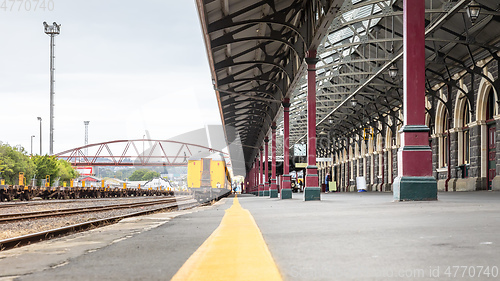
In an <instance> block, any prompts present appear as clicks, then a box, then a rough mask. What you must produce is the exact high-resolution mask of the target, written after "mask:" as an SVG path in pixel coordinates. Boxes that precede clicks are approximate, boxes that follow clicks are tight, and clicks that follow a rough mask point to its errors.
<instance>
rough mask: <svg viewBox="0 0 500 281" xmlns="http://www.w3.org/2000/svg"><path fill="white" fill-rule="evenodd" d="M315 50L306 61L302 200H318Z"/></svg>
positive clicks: (309, 53)
mask: <svg viewBox="0 0 500 281" xmlns="http://www.w3.org/2000/svg"><path fill="white" fill-rule="evenodd" d="M317 62H318V59H317V58H316V50H309V52H308V53H307V57H306V63H307V168H306V182H305V189H304V200H305V201H309V200H320V188H319V178H318V167H316V63H317Z"/></svg>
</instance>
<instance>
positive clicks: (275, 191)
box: [269, 122, 278, 198]
mask: <svg viewBox="0 0 500 281" xmlns="http://www.w3.org/2000/svg"><path fill="white" fill-rule="evenodd" d="M271 130H272V131H271V132H272V135H271V141H272V144H271V158H272V159H273V160H272V164H271V188H270V190H269V197H270V198H278V187H277V186H276V123H275V122H273V123H272V124H271Z"/></svg>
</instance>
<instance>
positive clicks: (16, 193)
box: [0, 185, 187, 202]
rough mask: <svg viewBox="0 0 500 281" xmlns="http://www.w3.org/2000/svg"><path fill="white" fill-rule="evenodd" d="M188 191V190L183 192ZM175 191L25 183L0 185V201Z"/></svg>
mask: <svg viewBox="0 0 500 281" xmlns="http://www.w3.org/2000/svg"><path fill="white" fill-rule="evenodd" d="M183 193H186V194H187V192H183ZM167 195H174V191H172V190H166V189H154V188H137V187H126V188H123V187H115V186H112V187H109V186H107V187H79V186H77V187H64V186H54V187H38V186H23V185H0V202H4V201H13V200H26V201H28V200H31V199H32V198H34V197H39V198H42V199H77V198H104V197H127V196H167Z"/></svg>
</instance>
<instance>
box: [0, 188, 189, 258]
mask: <svg viewBox="0 0 500 281" xmlns="http://www.w3.org/2000/svg"><path fill="white" fill-rule="evenodd" d="M159 201H161V202H159ZM141 203H142V204H143V205H140V204H141ZM153 204H157V205H158V204H161V205H162V206H161V207H158V208H155V209H150V210H147V211H139V212H134V213H129V214H124V215H119V216H113V217H108V218H104V219H98V220H93V221H88V222H84V223H79V224H74V225H69V226H65V227H61V228H56V229H51V230H47V231H41V232H37V233H32V234H27V235H23V236H19V237H14V238H9V239H5V240H0V251H3V250H8V249H12V248H15V247H19V246H24V245H28V244H31V243H34V242H39V241H42V240H47V239H50V238H53V237H57V236H61V235H65V234H68V233H74V232H78V231H84V230H89V229H92V228H95V227H100V226H104V225H108V224H112V223H116V222H118V221H120V220H122V219H124V218H128V217H134V216H141V215H147V214H151V213H154V212H158V211H163V210H167V209H175V208H177V209H180V208H182V209H187V208H193V207H196V206H198V205H199V204H198V202H197V201H196V200H193V199H192V198H191V197H190V196H184V197H180V198H168V199H165V200H155V202H151V201H149V202H140V203H127V204H114V206H111V205H108V206H102V207H107V208H112V207H114V208H136V207H142V206H151V205H153ZM125 205H126V206H125ZM99 207H101V206H99ZM78 209H94V207H91V208H88V207H87V208H78ZM108 210H109V209H108ZM61 211H68V210H61ZM73 211H74V212H73V213H76V212H77V211H76V208H75V209H73ZM89 211H90V212H98V211H106V210H104V209H102V208H101V209H100V210H97V209H96V210H85V211H83V212H89ZM80 212H82V210H80ZM34 213H43V212H34ZM68 214H70V213H69V212H67V213H64V214H61V213H59V214H57V213H54V212H52V213H50V214H46V216H45V217H47V216H61V215H68ZM10 215H13V216H12V217H11V218H10V219H11V221H10V222H12V221H13V220H12V219H17V220H19V219H28V217H23V218H21V216H18V217H16V216H14V215H19V214H9V216H10ZM31 215H35V214H33V213H31ZM39 215H42V214H39ZM38 217H40V216H38ZM38 217H36V218H38ZM29 218H34V217H29ZM5 219H6V220H5V221H4V222H6V221H8V220H7V219H8V218H7V217H6V218H5Z"/></svg>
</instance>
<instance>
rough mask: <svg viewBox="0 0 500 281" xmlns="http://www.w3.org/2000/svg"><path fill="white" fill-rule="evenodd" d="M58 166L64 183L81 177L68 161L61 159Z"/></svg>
mask: <svg viewBox="0 0 500 281" xmlns="http://www.w3.org/2000/svg"><path fill="white" fill-rule="evenodd" d="M57 165H58V167H59V176H60V177H61V180H62V181H69V180H72V179H75V178H77V177H78V176H80V174H79V173H78V172H77V171H76V170H75V169H73V167H71V164H70V163H69V162H68V161H66V160H63V159H59V161H58V162H57Z"/></svg>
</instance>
